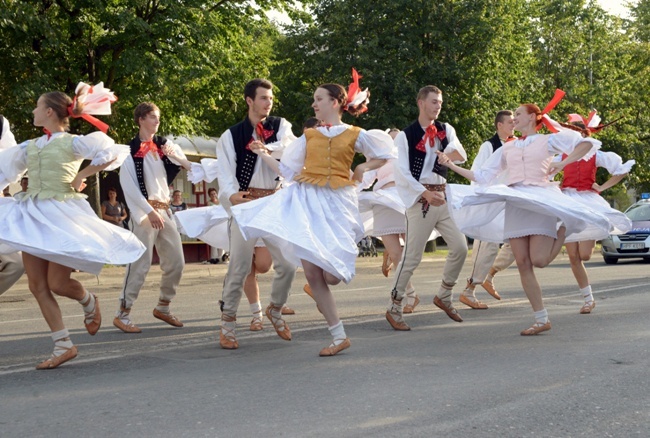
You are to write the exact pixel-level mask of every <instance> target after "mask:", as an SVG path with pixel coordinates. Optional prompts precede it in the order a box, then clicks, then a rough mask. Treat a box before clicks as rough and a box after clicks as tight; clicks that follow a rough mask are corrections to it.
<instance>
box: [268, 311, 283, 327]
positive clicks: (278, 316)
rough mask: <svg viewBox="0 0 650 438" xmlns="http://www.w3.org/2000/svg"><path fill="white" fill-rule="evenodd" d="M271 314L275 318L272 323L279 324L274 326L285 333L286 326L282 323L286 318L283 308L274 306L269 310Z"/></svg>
mask: <svg viewBox="0 0 650 438" xmlns="http://www.w3.org/2000/svg"><path fill="white" fill-rule="evenodd" d="M269 313H271V316H273V321H272V322H275V321H277V324H278V325H275V323H274V324H273V325H275V326H276V327H277V328H278V330H280V331H284V324H283V323H282V321H284V318H282V307H275V305H272V306H271V308H270V309H269Z"/></svg>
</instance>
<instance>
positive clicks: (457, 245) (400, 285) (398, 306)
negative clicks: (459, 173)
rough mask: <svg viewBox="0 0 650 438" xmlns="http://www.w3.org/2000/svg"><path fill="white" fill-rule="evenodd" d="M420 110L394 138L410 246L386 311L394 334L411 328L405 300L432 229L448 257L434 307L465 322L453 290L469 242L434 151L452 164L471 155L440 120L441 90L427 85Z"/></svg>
mask: <svg viewBox="0 0 650 438" xmlns="http://www.w3.org/2000/svg"><path fill="white" fill-rule="evenodd" d="M417 105H418V110H419V116H418V119H417V120H416V121H415V122H414V123H413V124H412V125H410V126H409V127H407V128H406V129H405V130H404V131H402V132H400V133H399V134H398V135H397V137H395V145H396V146H397V151H398V152H397V166H395V182H396V185H397V189H398V192H399V195H400V197H401V198H402V200H403V201H404V205H405V206H406V245H405V246H404V251H403V253H402V260H401V261H400V264H399V266H398V267H397V270H396V272H395V284H394V286H393V290H392V292H391V305H390V307H389V308H388V311H387V312H386V319H387V320H388V322H389V323H390V325H391V326H392V327H393V328H394V329H395V330H410V329H411V328H410V327H409V326H408V325H407V324H406V322H404V318H403V307H402V299H403V298H404V295H405V294H406V285H407V284H408V282H409V280H410V279H411V276H412V275H413V272H414V271H415V269H416V268H417V267H418V265H419V264H420V261H421V260H422V253H423V252H424V247H425V246H426V243H427V240H428V239H429V236H430V235H431V232H432V231H433V229H434V228H435V229H436V230H438V232H440V234H441V235H442V237H443V238H444V239H445V242H447V245H448V247H449V255H448V256H447V261H446V262H445V267H444V270H443V274H442V284H441V286H440V289H439V290H438V293H437V294H436V296H435V297H434V299H433V304H435V305H436V306H437V307H439V308H440V309H442V310H444V311H445V313H446V314H447V316H449V318H451V319H452V320H454V321H456V322H461V321H462V320H463V319H462V318H461V316H460V315H459V314H458V311H456V309H455V308H454V306H453V304H452V288H453V287H454V285H455V284H456V281H457V280H458V275H459V274H460V271H461V269H462V268H463V263H464V262H465V258H466V257H467V241H466V239H465V236H464V235H463V234H462V233H461V232H460V231H459V230H458V227H457V226H456V224H455V223H454V221H453V220H452V218H451V216H450V215H449V210H448V208H447V206H446V205H445V184H446V182H447V179H446V176H447V170H446V169H445V167H444V166H441V165H439V164H438V156H437V154H436V151H443V152H444V153H445V154H447V155H448V156H449V158H450V159H451V160H453V161H455V162H461V163H462V162H464V161H465V160H467V154H466V153H465V149H463V146H462V145H461V143H460V141H458V138H457V137H456V131H455V130H454V128H453V127H452V126H451V125H450V124H448V123H440V122H439V121H438V120H437V118H438V115H439V114H440V109H441V108H442V91H440V89H439V88H438V87H434V86H433V85H427V86H426V87H423V88H422V89H420V91H419V92H418V95H417Z"/></svg>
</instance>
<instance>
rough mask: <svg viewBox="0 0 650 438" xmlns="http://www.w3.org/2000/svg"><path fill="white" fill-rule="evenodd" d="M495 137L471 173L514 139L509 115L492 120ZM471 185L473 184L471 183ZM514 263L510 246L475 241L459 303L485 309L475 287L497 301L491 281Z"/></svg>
mask: <svg viewBox="0 0 650 438" xmlns="http://www.w3.org/2000/svg"><path fill="white" fill-rule="evenodd" d="M494 126H495V127H496V130H497V132H496V134H494V135H493V136H492V137H491V138H490V139H489V140H486V141H485V143H483V144H482V145H481V147H480V148H479V150H478V154H476V158H474V162H473V163H472V171H474V170H476V169H480V168H481V166H483V164H484V163H485V162H486V161H487V160H488V158H490V157H491V156H492V154H493V153H494V152H496V151H497V149H499V148H500V147H501V146H503V144H504V143H505V142H506V141H508V140H511V139H513V140H514V139H515V137H514V132H515V121H514V117H513V115H512V111H508V110H504V111H499V112H498V113H497V115H496V118H495V120H494ZM472 184H475V183H474V182H472ZM514 261H515V256H514V255H513V254H512V250H511V249H510V244H508V243H505V244H504V245H503V246H502V247H501V250H499V244H498V243H492V242H481V241H480V240H474V246H473V250H472V274H471V275H470V277H469V278H468V279H467V286H465V290H463V291H462V292H461V294H460V297H459V299H458V300H459V301H460V302H461V303H463V304H465V305H466V306H469V307H471V308H472V309H487V308H488V306H487V304H485V303H483V302H481V301H479V300H478V299H477V298H476V296H475V295H474V289H475V288H476V285H477V284H480V285H481V286H483V288H484V289H485V290H486V291H487V292H488V293H489V294H490V295H492V296H493V297H494V298H496V299H497V300H500V299H501V296H500V295H499V293H498V292H497V291H496V289H495V288H494V284H493V282H492V279H493V278H494V275H496V273H497V272H499V271H501V270H503V269H507V268H508V267H509V266H510V265H512V264H513V263H514Z"/></svg>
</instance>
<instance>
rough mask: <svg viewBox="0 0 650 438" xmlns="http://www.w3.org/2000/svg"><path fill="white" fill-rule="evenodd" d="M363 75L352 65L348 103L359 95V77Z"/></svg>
mask: <svg viewBox="0 0 650 438" xmlns="http://www.w3.org/2000/svg"><path fill="white" fill-rule="evenodd" d="M362 77H363V76H361V75H360V74H359V73H358V72H357V70H356V69H355V68H354V67H352V83H351V84H350V85H348V101H347V104H348V105H349V104H350V103H351V102H352V101H353V100H354V98H355V97H357V94H358V93H359V90H360V88H359V79H361V78H362Z"/></svg>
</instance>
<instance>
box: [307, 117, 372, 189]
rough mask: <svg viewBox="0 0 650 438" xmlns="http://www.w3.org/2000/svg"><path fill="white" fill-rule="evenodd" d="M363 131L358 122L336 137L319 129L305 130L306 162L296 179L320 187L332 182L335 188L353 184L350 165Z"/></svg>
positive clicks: (331, 185) (330, 184)
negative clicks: (327, 134) (329, 135)
mask: <svg viewBox="0 0 650 438" xmlns="http://www.w3.org/2000/svg"><path fill="white" fill-rule="evenodd" d="M360 132H361V129H360V128H358V127H356V126H350V127H349V128H348V129H346V130H345V131H343V132H342V133H340V134H339V135H336V136H334V137H328V136H326V135H324V134H322V133H321V132H320V131H318V129H308V130H307V131H305V139H306V141H307V151H306V155H305V165H304V168H303V170H302V172H301V173H300V175H298V176H296V177H295V180H296V181H300V182H304V183H307V184H314V185H317V186H321V187H322V186H325V185H328V184H329V186H330V187H331V188H333V189H338V188H340V187H345V186H350V185H354V181H352V180H350V167H351V166H352V160H353V159H354V145H355V143H356V142H357V138H358V137H359V133H360Z"/></svg>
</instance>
